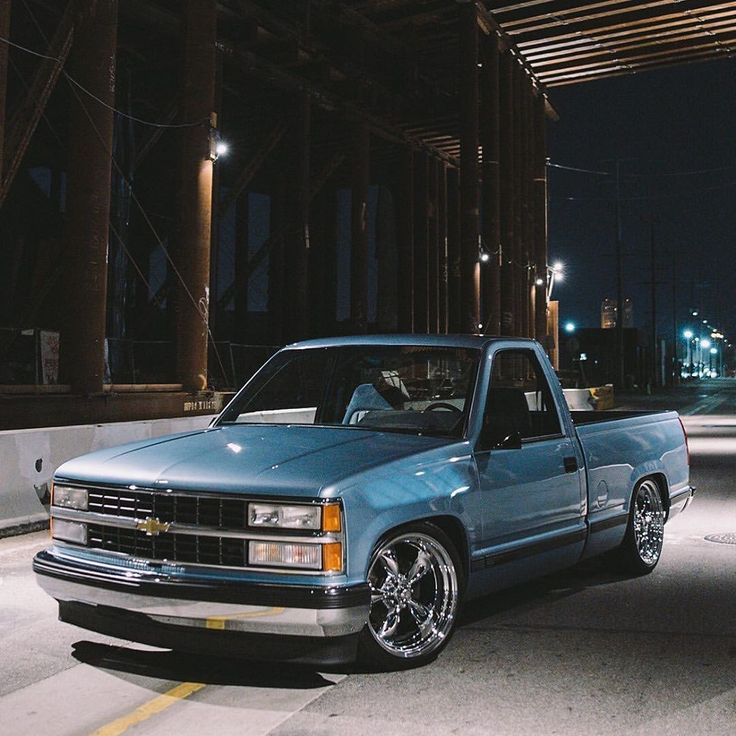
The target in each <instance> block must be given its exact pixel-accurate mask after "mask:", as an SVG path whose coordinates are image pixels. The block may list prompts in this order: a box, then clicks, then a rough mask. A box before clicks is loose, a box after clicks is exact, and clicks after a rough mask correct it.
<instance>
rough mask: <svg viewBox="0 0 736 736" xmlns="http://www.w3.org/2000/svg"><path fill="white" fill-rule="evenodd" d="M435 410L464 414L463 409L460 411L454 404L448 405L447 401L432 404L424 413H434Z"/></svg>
mask: <svg viewBox="0 0 736 736" xmlns="http://www.w3.org/2000/svg"><path fill="white" fill-rule="evenodd" d="M435 409H449V410H450V411H454V412H457V413H458V414H462V413H463V412H462V409H458V408H457V407H456V406H455V405H454V404H448V403H447V402H446V401H435V402H434V403H433V404H430V405H429V406H428V407H427V408H426V409H425V410H424V411H434V410H435Z"/></svg>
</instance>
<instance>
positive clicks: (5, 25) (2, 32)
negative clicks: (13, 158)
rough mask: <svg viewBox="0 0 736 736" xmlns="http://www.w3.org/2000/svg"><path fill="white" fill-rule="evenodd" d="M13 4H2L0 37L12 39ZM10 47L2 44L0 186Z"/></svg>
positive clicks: (0, 52)
mask: <svg viewBox="0 0 736 736" xmlns="http://www.w3.org/2000/svg"><path fill="white" fill-rule="evenodd" d="M11 6H12V2H11V1H10V0H5V2H0V37H2V38H10V8H11ZM9 52H10V46H8V44H7V43H1V42H0V185H1V184H2V181H3V160H4V156H5V146H4V143H5V98H6V95H7V91H8V86H7V85H8V53H9Z"/></svg>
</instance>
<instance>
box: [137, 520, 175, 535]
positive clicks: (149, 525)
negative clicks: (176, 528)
mask: <svg viewBox="0 0 736 736" xmlns="http://www.w3.org/2000/svg"><path fill="white" fill-rule="evenodd" d="M170 526H171V522H170V521H160V520H159V519H158V518H154V517H153V516H148V517H147V518H145V519H143V520H138V521H136V523H135V528H136V529H137V530H138V531H139V532H145V533H146V536H148V537H155V536H157V535H159V534H161V532H167V531H169V527H170Z"/></svg>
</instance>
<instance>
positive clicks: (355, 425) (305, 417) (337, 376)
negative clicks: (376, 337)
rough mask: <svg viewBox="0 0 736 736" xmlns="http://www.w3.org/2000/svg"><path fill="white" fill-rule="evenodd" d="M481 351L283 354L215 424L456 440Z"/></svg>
mask: <svg viewBox="0 0 736 736" xmlns="http://www.w3.org/2000/svg"><path fill="white" fill-rule="evenodd" d="M479 355H480V354H479V351H478V350H474V349H466V348H446V347H427V346H419V345H399V346H375V345H365V346H350V347H329V348H309V349H302V350H283V351H281V352H280V353H278V354H277V355H276V356H274V358H273V359H272V360H270V361H269V362H268V363H267V364H266V365H265V366H264V367H263V368H262V369H261V370H260V371H259V372H258V373H257V374H256V375H255V376H254V378H253V380H252V381H250V382H249V384H248V385H247V386H246V387H245V388H244V389H243V390H242V391H241V392H240V393H239V394H238V395H237V396H236V397H235V399H234V400H233V402H232V404H231V405H230V406H229V407H228V408H227V409H226V410H225V412H224V413H223V414H222V416H221V417H220V419H219V421H218V424H312V425H322V426H342V427H345V428H351V429H371V430H380V431H387V432H409V433H412V434H429V435H436V436H446V437H460V436H462V434H463V431H464V428H465V421H466V419H467V414H468V410H469V407H470V398H471V396H472V392H473V386H474V384H475V376H476V372H477V368H478V360H479Z"/></svg>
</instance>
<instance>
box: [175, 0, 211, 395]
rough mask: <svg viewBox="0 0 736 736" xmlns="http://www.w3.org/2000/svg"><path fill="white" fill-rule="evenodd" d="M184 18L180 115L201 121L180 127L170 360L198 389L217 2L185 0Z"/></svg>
mask: <svg viewBox="0 0 736 736" xmlns="http://www.w3.org/2000/svg"><path fill="white" fill-rule="evenodd" d="M185 17H186V32H185V39H184V84H183V92H184V94H183V101H182V117H183V118H184V119H185V120H191V121H196V120H202V121H203V124H202V125H201V126H194V127H190V128H184V129H183V130H182V137H181V143H182V146H181V179H180V200H179V207H180V211H179V243H178V249H177V251H178V252H177V268H178V271H179V280H178V283H177V289H178V293H177V315H176V317H177V319H176V337H177V345H176V358H177V360H176V364H177V375H178V378H179V381H180V382H181V383H182V384H183V386H184V388H185V389H187V390H189V391H201V390H204V389H206V388H207V384H208V381H207V337H208V331H209V329H208V323H209V301H210V293H209V286H210V238H211V232H212V161H211V160H210V151H209V137H208V128H207V125H206V124H205V121H207V120H209V119H210V116H211V115H212V111H213V109H214V105H215V77H216V66H215V61H216V60H215V42H216V40H217V4H216V2H215V0H188V2H187V4H186V10H185ZM212 122H213V123H214V122H215V121H214V120H212Z"/></svg>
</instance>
